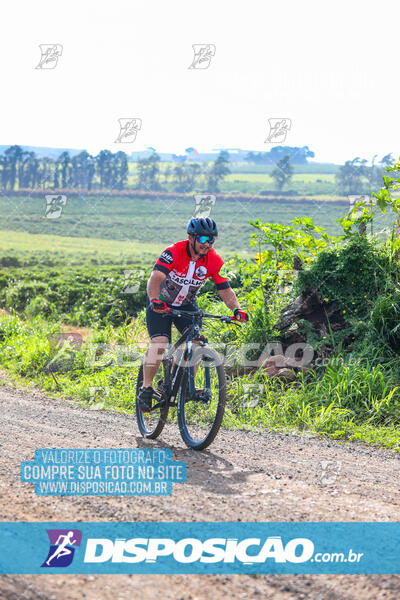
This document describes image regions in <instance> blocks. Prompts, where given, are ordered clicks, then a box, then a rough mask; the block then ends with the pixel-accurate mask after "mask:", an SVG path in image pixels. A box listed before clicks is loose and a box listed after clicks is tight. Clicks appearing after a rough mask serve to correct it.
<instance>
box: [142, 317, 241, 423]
mask: <svg viewBox="0 0 400 600" xmlns="http://www.w3.org/2000/svg"><path fill="white" fill-rule="evenodd" d="M167 314H170V315H173V316H187V317H190V318H191V319H192V324H191V325H189V326H188V327H186V329H184V331H183V332H182V335H181V337H180V338H179V339H178V341H177V342H175V344H174V345H173V346H172V347H171V348H169V349H168V350H167V351H166V353H165V355H164V357H163V359H162V362H163V366H164V383H165V386H164V389H163V392H162V394H160V401H159V402H157V403H156V404H155V405H154V406H153V407H152V409H151V411H154V410H156V409H157V408H159V407H160V406H161V405H162V404H163V403H164V402H168V405H169V406H176V402H175V398H176V396H177V394H178V391H179V386H180V384H181V381H182V376H183V369H184V366H183V364H184V363H186V362H187V363H188V392H189V398H194V396H195V384H194V367H193V365H190V361H191V358H192V356H193V341H197V340H198V341H199V342H200V345H201V346H206V345H207V344H208V339H207V338H206V337H205V336H204V335H202V333H201V331H200V325H199V319H200V318H201V317H206V318H214V319H219V320H221V321H224V322H226V323H234V324H235V325H236V324H237V325H238V323H236V322H235V321H234V320H233V318H232V317H229V316H225V315H212V314H209V313H205V312H202V311H198V312H189V311H182V310H179V309H172V308H171V309H170V310H169V311H168V313H167ZM184 342H186V348H185V350H184V352H183V353H182V356H181V358H180V360H179V362H176V361H174V362H173V363H172V365H171V360H173V356H174V353H175V352H176V350H178V348H179V347H180V346H181V345H182V344H183V343H184ZM182 358H183V360H182ZM205 390H206V391H208V392H209V393H210V392H211V377H210V371H209V369H205ZM156 393H157V392H156ZM163 396H164V398H163Z"/></svg>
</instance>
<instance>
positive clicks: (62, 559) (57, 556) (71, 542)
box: [42, 529, 82, 568]
mask: <svg viewBox="0 0 400 600" xmlns="http://www.w3.org/2000/svg"><path fill="white" fill-rule="evenodd" d="M47 535H48V536H49V540H50V548H49V551H48V554H47V557H46V560H45V562H44V563H43V564H42V567H50V568H51V567H56V568H58V567H68V565H70V564H71V563H72V561H73V559H74V554H75V550H76V548H77V547H79V546H80V545H81V541H82V532H81V531H80V530H79V529H48V530H47Z"/></svg>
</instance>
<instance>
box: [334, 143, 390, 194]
mask: <svg viewBox="0 0 400 600" xmlns="http://www.w3.org/2000/svg"><path fill="white" fill-rule="evenodd" d="M377 158H378V156H377V155H376V154H375V156H374V157H373V159H372V161H371V166H368V165H367V163H368V161H367V160H366V159H365V158H360V157H359V156H357V157H356V158H353V160H347V161H346V162H345V163H344V165H343V166H341V167H340V168H339V170H338V172H337V174H336V176H335V179H336V185H337V187H338V190H339V192H340V193H342V194H343V195H346V194H355V195H359V194H363V193H367V194H370V193H372V192H374V191H376V189H377V188H380V187H381V186H382V175H384V174H385V168H386V167H388V166H389V165H391V164H393V162H394V159H393V156H392V154H391V153H390V154H386V155H385V156H383V157H382V158H381V159H380V160H377Z"/></svg>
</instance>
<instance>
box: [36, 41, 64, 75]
mask: <svg viewBox="0 0 400 600" xmlns="http://www.w3.org/2000/svg"><path fill="white" fill-rule="evenodd" d="M39 48H40V53H41V57H40V61H39V64H38V66H37V67H36V69H55V68H56V66H57V63H58V59H59V57H60V56H61V54H62V51H63V47H62V46H61V44H39Z"/></svg>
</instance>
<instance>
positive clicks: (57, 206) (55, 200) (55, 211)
mask: <svg viewBox="0 0 400 600" xmlns="http://www.w3.org/2000/svg"><path fill="white" fill-rule="evenodd" d="M45 198H46V210H45V213H44V216H45V219H59V218H60V217H61V214H62V211H63V208H64V206H65V205H66V204H67V196H64V194H46V196H45Z"/></svg>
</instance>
